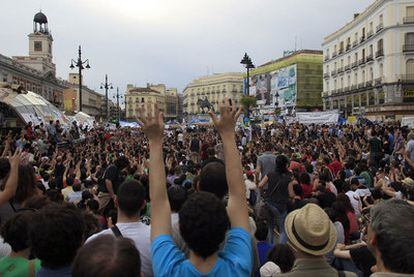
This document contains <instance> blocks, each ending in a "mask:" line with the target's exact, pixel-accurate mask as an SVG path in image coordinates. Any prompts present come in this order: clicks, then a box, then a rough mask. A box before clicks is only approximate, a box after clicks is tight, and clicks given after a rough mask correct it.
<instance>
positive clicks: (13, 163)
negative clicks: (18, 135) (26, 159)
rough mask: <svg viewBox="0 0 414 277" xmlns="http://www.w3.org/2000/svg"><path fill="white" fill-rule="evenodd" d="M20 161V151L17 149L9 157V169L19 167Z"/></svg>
mask: <svg viewBox="0 0 414 277" xmlns="http://www.w3.org/2000/svg"><path fill="white" fill-rule="evenodd" d="M21 159H22V150H21V149H17V150H16V151H15V152H14V154H13V155H11V153H10V155H9V162H10V167H11V168H16V167H18V166H19V164H20V162H21Z"/></svg>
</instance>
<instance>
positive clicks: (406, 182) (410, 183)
mask: <svg viewBox="0 0 414 277" xmlns="http://www.w3.org/2000/svg"><path fill="white" fill-rule="evenodd" d="M402 183H403V184H404V185H407V186H410V187H414V180H413V179H411V178H410V177H407V178H405V179H404V180H402Z"/></svg>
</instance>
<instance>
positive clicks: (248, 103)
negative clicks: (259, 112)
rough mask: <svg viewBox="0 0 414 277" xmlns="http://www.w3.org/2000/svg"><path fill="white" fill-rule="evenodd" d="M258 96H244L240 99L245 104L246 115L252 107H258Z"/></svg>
mask: <svg viewBox="0 0 414 277" xmlns="http://www.w3.org/2000/svg"><path fill="white" fill-rule="evenodd" d="M256 101H257V99H256V97H253V96H243V97H242V99H240V103H241V104H242V105H243V108H244V114H245V115H246V116H248V115H249V113H250V108H252V107H256Z"/></svg>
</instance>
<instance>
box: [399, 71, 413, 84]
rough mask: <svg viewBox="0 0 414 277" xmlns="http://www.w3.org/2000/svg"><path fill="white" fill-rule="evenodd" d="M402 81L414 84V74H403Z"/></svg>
mask: <svg viewBox="0 0 414 277" xmlns="http://www.w3.org/2000/svg"><path fill="white" fill-rule="evenodd" d="M400 81H401V82H403V83H414V74H412V73H411V74H402V75H400Z"/></svg>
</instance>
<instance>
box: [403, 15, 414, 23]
mask: <svg viewBox="0 0 414 277" xmlns="http://www.w3.org/2000/svg"><path fill="white" fill-rule="evenodd" d="M413 23H414V16H406V17H404V24H413Z"/></svg>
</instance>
